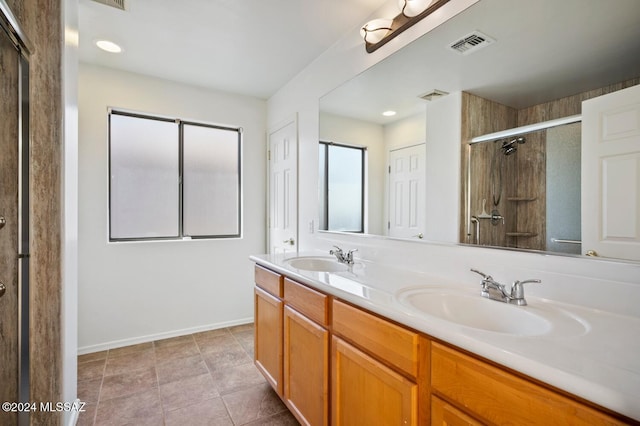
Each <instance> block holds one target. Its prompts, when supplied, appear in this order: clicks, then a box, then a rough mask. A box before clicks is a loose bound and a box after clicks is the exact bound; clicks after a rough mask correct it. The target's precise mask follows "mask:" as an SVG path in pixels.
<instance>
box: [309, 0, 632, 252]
mask: <svg viewBox="0 0 640 426" xmlns="http://www.w3.org/2000/svg"><path fill="white" fill-rule="evenodd" d="M464 40H468V41H470V42H468V43H467V46H466V47H468V49H462V50H463V51H462V52H461V51H459V50H456V49H453V48H452V47H451V46H452V45H454V44H456V43H457V42H459V41H464ZM457 44H458V45H459V44H460V43H457ZM637 84H640V2H638V1H637V0H614V1H612V2H602V1H596V0H586V1H585V0H563V1H562V2H558V1H556V0H539V1H535V2H518V5H517V6H515V5H514V4H513V2H512V0H481V1H479V2H478V3H476V4H474V5H473V6H471V7H469V8H468V9H466V10H465V11H463V12H461V13H460V14H458V15H457V16H455V17H453V18H452V19H450V20H449V21H447V22H445V23H444V24H442V25H440V26H439V27H437V28H435V29H434V30H432V31H431V32H429V33H428V34H425V35H424V36H422V37H421V38H420V39H418V40H416V41H414V42H413V43H411V44H409V45H407V46H406V47H404V48H403V49H401V50H399V51H398V52H396V53H394V54H393V55H391V56H389V57H388V58H386V59H385V60H383V61H381V62H379V63H378V64H376V65H374V66H373V67H371V68H369V69H368V70H366V71H365V72H364V73H362V74H360V75H358V76H357V77H355V78H354V79H352V80H350V81H347V82H346V83H344V84H343V85H341V86H340V87H338V88H336V89H334V90H333V91H331V92H330V93H328V94H326V95H325V96H323V97H322V98H321V99H320V141H319V142H323V143H325V144H326V143H330V144H331V143H333V144H337V145H341V146H351V147H356V148H360V149H363V150H364V151H365V152H366V155H365V167H364V171H363V176H364V178H363V179H364V194H365V195H364V197H363V200H362V203H361V204H359V206H360V207H361V208H360V210H358V211H355V212H354V213H353V214H354V215H361V216H362V223H363V231H364V233H369V234H376V235H384V236H392V237H399V238H412V239H423V240H428V241H438V242H449V243H465V244H480V245H486V246H497V247H512V248H518V249H530V250H537V251H539V250H541V251H547V252H553V253H559V254H581V253H582V254H584V251H583V250H582V248H581V247H580V217H581V212H580V132H581V130H580V126H581V124H580V122H579V121H576V122H574V123H571V124H567V125H563V126H553V127H552V128H549V129H544V130H537V131H534V132H531V133H527V134H521V135H518V136H514V137H510V138H498V137H496V138H495V139H490V140H487V141H484V142H479V143H471V140H472V139H473V138H476V137H478V136H481V135H484V134H491V133H493V132H499V131H503V130H506V129H512V128H518V127H521V126H527V125H532V124H536V123H540V122H545V121H547V120H552V119H559V118H562V117H567V116H572V115H576V114H580V113H581V102H582V101H583V100H586V99H589V98H593V97H597V96H600V95H602V94H605V93H609V92H613V91H616V90H620V89H622V88H625V87H628V86H633V85H637ZM510 148H512V149H510ZM343 167H345V166H343ZM528 172H531V174H527V173H528ZM325 189H326V188H325ZM319 199H321V198H320V197H319ZM319 208H324V207H321V206H319ZM325 229H330V228H325ZM635 260H640V259H635Z"/></svg>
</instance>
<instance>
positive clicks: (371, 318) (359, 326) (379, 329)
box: [333, 300, 419, 377]
mask: <svg viewBox="0 0 640 426" xmlns="http://www.w3.org/2000/svg"><path fill="white" fill-rule="evenodd" d="M333 331H334V332H335V333H337V334H340V335H341V336H343V337H345V338H346V339H348V340H351V341H352V342H354V343H355V344H357V345H359V346H361V347H362V348H364V349H367V350H368V351H370V352H371V353H373V354H375V355H376V356H377V357H379V358H381V359H383V360H385V361H386V362H387V363H389V364H391V365H394V366H395V367H397V368H399V369H400V370H402V371H404V372H406V373H407V374H410V375H411V376H412V377H416V376H417V375H418V359H419V355H418V334H417V333H414V332H412V331H409V330H407V329H405V328H402V327H400V326H397V325H395V324H392V323H390V322H389V321H386V320H384V319H382V318H379V317H377V316H375V315H372V314H369V313H367V312H364V311H361V310H360V309H358V308H354V307H352V306H350V305H347V304H345V303H342V302H340V301H337V300H334V301H333Z"/></svg>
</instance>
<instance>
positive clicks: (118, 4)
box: [93, 0, 127, 10]
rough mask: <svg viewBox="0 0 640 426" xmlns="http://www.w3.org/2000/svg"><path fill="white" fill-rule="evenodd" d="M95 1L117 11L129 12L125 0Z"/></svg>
mask: <svg viewBox="0 0 640 426" xmlns="http://www.w3.org/2000/svg"><path fill="white" fill-rule="evenodd" d="M93 1H95V2H96V3H100V4H105V5H107V6H111V7H115V8H116V9H120V10H127V9H126V7H125V0H93Z"/></svg>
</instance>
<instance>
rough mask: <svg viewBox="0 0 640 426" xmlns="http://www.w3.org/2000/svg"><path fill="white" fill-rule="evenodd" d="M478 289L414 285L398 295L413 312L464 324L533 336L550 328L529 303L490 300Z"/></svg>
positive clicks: (548, 322)
mask: <svg viewBox="0 0 640 426" xmlns="http://www.w3.org/2000/svg"><path fill="white" fill-rule="evenodd" d="M479 293H480V292H479V291H478V292H471V291H469V292H466V291H463V290H456V289H448V288H442V287H437V288H414V289H409V290H404V291H401V292H400V293H399V294H398V295H397V298H398V301H399V302H400V303H401V304H403V305H404V306H406V307H408V308H409V309H410V310H411V311H413V312H414V313H422V314H427V315H430V316H434V317H437V318H440V319H443V320H446V321H450V322H452V323H456V324H458V325H462V326H465V327H471V328H475V329H480V330H485V331H492V332H497V333H506V334H511V335H519V336H536V335H541V334H546V333H548V332H550V331H551V329H552V323H551V322H550V321H548V320H547V319H546V318H544V317H543V316H541V315H538V314H536V313H533V312H531V310H530V309H529V307H522V306H514V305H509V304H506V303H502V302H497V301H495V300H489V299H486V298H484V297H481V296H480V294H479Z"/></svg>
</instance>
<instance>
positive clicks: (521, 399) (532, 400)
mask: <svg viewBox="0 0 640 426" xmlns="http://www.w3.org/2000/svg"><path fill="white" fill-rule="evenodd" d="M431 348H432V352H431V386H432V391H434V392H436V393H438V394H440V395H442V396H443V397H445V398H446V399H448V400H450V401H453V402H454V403H456V404H457V405H458V406H460V407H464V408H465V409H466V410H467V411H469V412H472V413H474V415H475V416H477V417H478V418H479V419H481V420H482V422H483V423H492V424H506V423H510V424H521V425H525V424H526V425H536V424H539V425H546V424H549V423H550V422H551V423H554V424H571V425H613V424H623V423H622V422H620V421H618V420H616V419H615V418H613V417H610V416H608V415H606V414H604V413H601V412H599V411H597V410H595V409H593V408H591V407H588V406H586V405H584V404H582V403H580V402H578V401H575V400H573V399H571V398H568V397H566V396H564V395H561V394H559V393H556V392H554V391H552V390H550V389H547V388H545V387H542V386H540V385H537V384H534V383H531V382H529V381H527V380H525V379H523V378H521V377H518V376H516V375H514V374H512V373H509V372H506V371H503V370H502V369H500V368H498V367H495V366H493V365H490V364H488V363H486V362H483V361H481V360H478V359H475V358H472V357H470V356H468V355H465V354H463V353H461V352H458V351H456V350H455V349H452V348H449V347H446V346H444V345H441V344H438V343H435V342H433V343H432V345H431Z"/></svg>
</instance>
